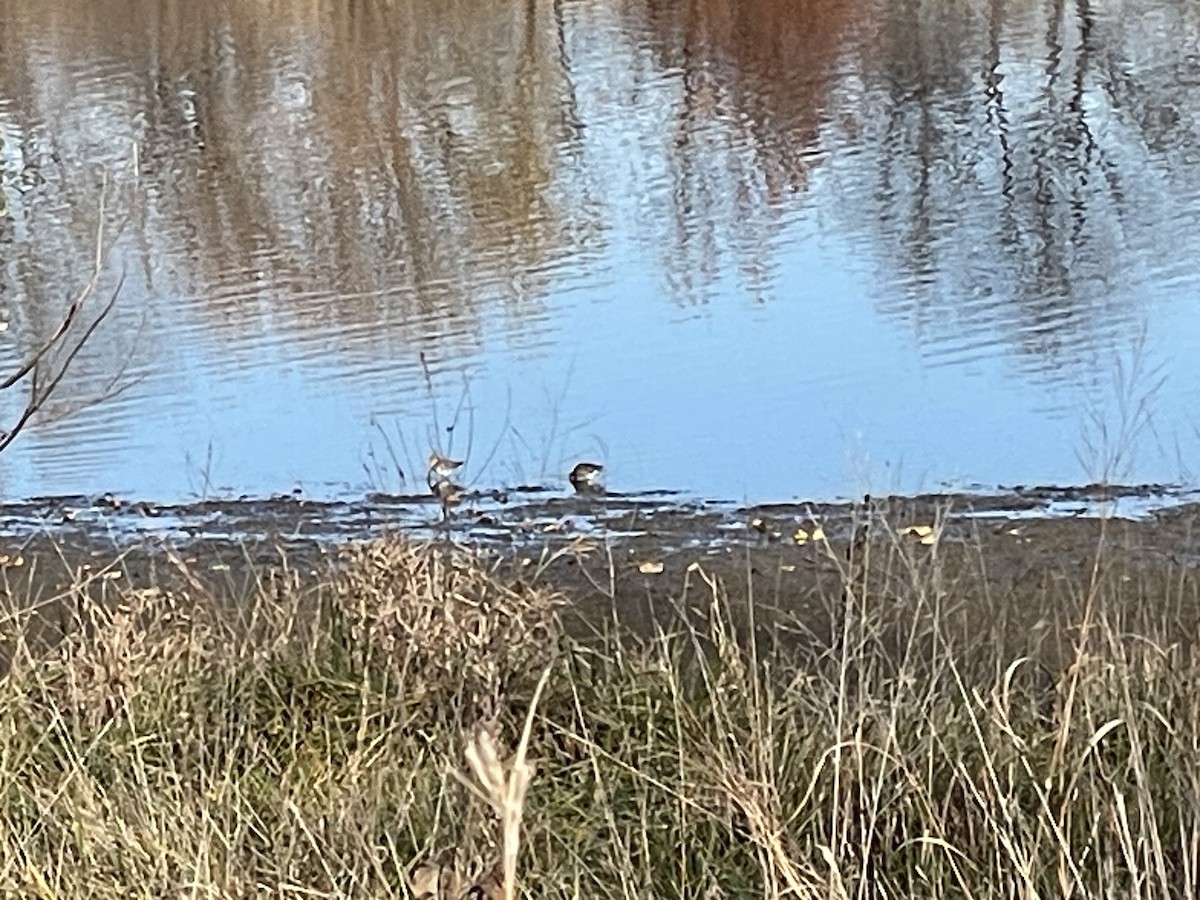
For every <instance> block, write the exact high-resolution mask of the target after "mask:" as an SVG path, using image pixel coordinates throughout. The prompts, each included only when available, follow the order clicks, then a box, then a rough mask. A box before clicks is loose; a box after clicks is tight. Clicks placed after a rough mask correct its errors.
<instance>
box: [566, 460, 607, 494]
mask: <svg viewBox="0 0 1200 900" xmlns="http://www.w3.org/2000/svg"><path fill="white" fill-rule="evenodd" d="M603 471H604V466H602V465H600V464H599V463H591V462H581V463H576V464H575V468H573V469H572V470H571V474H570V475H568V476H567V477H568V478H569V479H570V481H571V487H573V488H575V491H576V493H579V494H587V493H594V492H596V491H600V490H602V489H603V488H602V486H601V484H600V473H601V472H603Z"/></svg>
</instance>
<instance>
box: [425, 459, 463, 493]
mask: <svg viewBox="0 0 1200 900" xmlns="http://www.w3.org/2000/svg"><path fill="white" fill-rule="evenodd" d="M462 464H463V461H462V460H461V459H451V458H450V457H448V456H442V455H441V454H440V453H437V452H436V451H435V452H433V453H430V454H429V472H428V474H427V475H426V480H427V481H428V482H429V487H430V489H431V490H432V489H433V486H434V485H435V484H437V483H438V482H439V481H448V480H449V479H450V476H451V475H452V474H453V473H454V472H455V470H457V469H461V468H462Z"/></svg>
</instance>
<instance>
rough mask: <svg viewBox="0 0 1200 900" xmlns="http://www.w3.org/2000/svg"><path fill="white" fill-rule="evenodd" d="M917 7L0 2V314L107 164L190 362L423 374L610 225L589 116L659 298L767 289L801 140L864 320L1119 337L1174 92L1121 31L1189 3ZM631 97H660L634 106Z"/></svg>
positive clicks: (1164, 182) (74, 257)
mask: <svg viewBox="0 0 1200 900" xmlns="http://www.w3.org/2000/svg"><path fill="white" fill-rule="evenodd" d="M934 6H937V5H930V4H922V3H920V2H903V3H898V4H896V3H891V4H878V3H875V2H872V0H857V2H844V0H761V2H756V3H752V4H747V3H740V2H737V0H703V2H699V0H698V2H691V3H687V4H680V3H672V2H666V0H644V2H630V3H626V4H624V5H622V6H620V7H617V8H616V9H614V8H613V7H611V6H610V5H608V4H597V3H562V2H556V3H490V4H480V3H476V2H469V3H468V2H444V0H437V2H435V0H395V2H388V3H345V2H335V0H323V2H312V3H295V2H283V0H276V2H270V3H256V4H236V3H235V4H192V3H184V2H180V0H97V2H91V3H88V4H82V5H79V4H51V5H49V6H44V5H43V4H33V3H29V2H21V0H0V46H3V47H4V53H3V54H2V55H0V84H3V85H4V94H3V97H2V98H0V101H2V102H0V129H3V130H2V131H0V134H2V135H3V137H4V140H5V150H4V154H3V156H2V157H0V160H2V162H0V165H3V167H4V172H3V175H4V179H3V184H4V188H3V189H4V191H5V204H6V205H7V206H8V207H9V213H8V215H7V216H6V217H4V218H3V223H4V224H3V226H2V227H3V232H2V233H0V240H3V241H4V242H6V243H14V244H20V245H22V246H23V248H24V249H25V251H26V252H25V253H24V254H23V255H22V254H18V256H19V258H20V259H21V260H22V261H21V262H20V263H19V264H17V265H14V266H12V267H10V268H8V269H7V270H6V272H5V274H4V275H3V276H2V277H3V279H4V280H5V282H6V283H5V284H4V288H5V289H6V290H7V291H9V292H11V295H10V300H9V301H6V302H11V305H12V306H13V307H14V309H15V312H14V316H16V317H18V318H20V317H24V318H25V319H28V320H29V327H28V328H27V329H25V330H24V331H22V332H21V333H22V334H24V333H25V332H26V331H27V332H28V333H29V335H31V336H30V337H28V338H26V337H22V340H26V341H28V342H30V343H31V344H32V343H36V338H35V337H34V336H36V334H37V333H39V330H40V331H44V330H45V328H47V327H52V324H51V323H53V322H55V321H56V315H57V314H58V313H57V312H56V311H55V310H53V309H47V308H46V305H45V304H44V303H43V302H42V298H45V297H47V296H54V295H55V294H56V293H57V294H61V293H62V291H61V285H63V284H65V283H77V282H78V280H79V278H78V276H79V268H80V266H81V265H82V262H81V261H83V260H86V258H87V254H86V253H85V252H82V250H83V248H84V247H86V243H87V241H88V236H89V235H90V234H91V233H92V232H93V227H94V223H92V222H91V221H89V214H88V198H89V197H92V196H94V193H95V185H96V178H97V174H96V173H97V168H98V167H109V168H114V169H119V172H117V173H116V174H117V175H120V176H121V177H122V178H123V182H122V183H123V184H124V185H125V186H126V191H127V192H126V193H125V194H123V196H125V197H126V198H127V205H126V207H125V208H124V209H122V210H119V211H118V213H119V214H120V215H122V216H126V217H127V220H128V226H129V227H128V231H127V232H126V237H125V239H124V240H123V241H122V242H121V243H120V245H119V246H118V247H117V248H115V251H114V252H115V253H117V254H124V261H125V262H126V263H128V270H129V278H128V280H127V284H126V292H127V294H128V295H131V296H134V297H136V296H137V294H138V292H139V291H140V292H142V294H143V296H144V298H145V299H146V301H147V302H146V304H145V305H146V306H148V307H150V308H151V309H152V310H153V314H154V315H157V316H159V317H167V316H170V317H172V318H173V319H176V320H178V319H179V318H180V317H185V318H186V317H196V318H198V319H199V324H200V327H201V329H202V331H203V333H205V334H207V335H208V336H209V337H210V338H213V339H215V341H216V342H218V343H219V344H220V346H221V347H222V350H223V352H226V353H228V354H231V355H235V356H236V355H237V354H239V353H242V354H246V355H247V358H249V359H251V360H253V359H254V358H255V354H261V352H262V346H263V344H265V343H271V342H279V341H291V342H294V343H295V344H298V345H299V349H298V351H297V350H293V354H295V353H297V352H298V353H299V354H300V355H306V356H308V357H310V358H316V357H319V356H323V355H327V354H328V353H329V352H330V351H331V350H332V351H335V352H336V354H337V356H338V358H339V361H340V363H341V364H343V365H358V366H363V365H383V364H384V363H383V362H381V360H385V359H386V360H391V359H394V358H395V356H396V351H398V350H401V349H402V350H404V351H405V352H407V353H408V355H409V356H410V357H412V358H414V359H415V356H416V354H415V350H416V349H418V348H424V349H429V350H431V351H433V352H431V356H430V358H431V360H433V362H434V363H435V364H436V362H437V360H438V359H444V358H446V357H448V356H451V357H452V356H457V355H460V354H461V353H463V352H464V351H468V350H471V349H473V348H476V347H477V346H478V344H479V341H480V336H481V325H480V318H479V316H480V312H481V310H482V309H483V308H484V306H485V305H489V304H494V303H500V304H502V305H503V308H504V309H505V311H506V313H507V315H509V316H510V317H512V318H514V319H515V320H516V323H517V328H515V329H514V331H519V332H520V333H521V335H522V339H523V340H528V341H536V340H538V331H539V329H542V328H544V327H545V317H544V315H543V310H542V309H541V307H540V304H539V302H538V301H539V300H541V299H542V298H544V297H546V296H547V295H549V294H550V293H551V292H552V291H553V290H555V288H556V282H555V274H556V272H557V271H559V270H561V269H564V268H566V267H567V265H568V264H569V265H570V266H572V267H574V269H575V270H577V271H579V270H583V271H586V270H587V265H586V261H587V260H588V259H589V258H591V257H592V255H595V256H596V257H597V258H598V256H599V254H600V252H601V250H602V249H603V246H604V243H605V242H606V241H607V240H608V235H609V231H610V230H612V229H616V228H618V227H620V226H621V225H623V224H625V223H622V222H616V221H614V220H613V218H612V216H613V215H614V214H613V212H612V207H613V204H614V203H615V202H616V201H615V200H614V198H611V197H609V196H607V195H606V190H607V186H606V180H607V179H608V178H609V176H610V175H611V174H612V173H611V172H609V171H602V170H601V169H602V168H603V167H600V168H596V166H597V164H596V162H595V160H593V159H590V158H589V157H588V152H589V151H588V145H587V142H586V140H585V138H586V136H587V132H588V130H589V129H592V130H595V129H608V130H609V131H610V132H611V134H609V135H608V139H609V140H612V139H614V138H617V139H619V138H623V137H632V139H633V140H634V141H635V142H640V146H642V147H643V148H644V147H645V146H647V145H648V144H649V145H650V146H651V148H652V150H653V152H655V153H658V154H659V155H660V158H657V159H655V160H654V162H655V163H656V164H657V165H659V166H660V167H661V168H662V169H664V170H665V171H666V172H667V175H666V178H667V181H668V182H669V183H668V184H665V185H657V186H655V185H651V186H650V187H657V188H661V192H660V194H659V195H657V196H653V197H651V198H650V200H649V201H648V202H649V206H650V210H649V215H646V216H645V217H644V220H646V221H648V222H649V223H650V224H649V225H648V226H647V225H645V224H643V225H642V226H640V227H648V228H649V229H650V230H651V231H652V232H654V233H652V234H650V235H649V237H651V238H654V239H655V240H653V241H644V240H643V241H639V242H638V246H639V247H646V248H650V249H647V250H646V251H645V252H646V253H647V254H657V256H658V261H659V263H660V264H661V266H662V268H663V270H664V271H665V273H666V275H667V278H668V282H669V283H670V285H671V286H672V287H673V288H674V290H675V295H676V296H677V297H684V298H691V297H693V296H700V295H701V294H702V290H701V289H702V288H703V287H704V286H705V285H708V284H711V283H712V282H714V281H715V279H716V278H717V277H718V276H719V275H721V274H722V271H723V270H726V269H728V268H729V267H730V266H736V267H737V269H738V270H739V271H740V272H741V274H742V276H743V280H744V281H745V282H746V283H747V284H748V285H749V287H750V289H751V292H752V293H758V294H760V295H765V294H767V293H769V290H768V289H769V288H770V287H771V282H772V268H773V267H774V266H775V265H777V263H778V254H776V253H774V252H773V250H772V248H771V239H772V237H773V236H774V235H775V234H777V233H778V232H779V231H780V230H781V229H782V227H783V226H782V224H781V222H782V220H783V216H784V213H785V212H786V211H789V209H795V205H794V204H793V205H792V206H791V207H789V206H788V203H789V198H793V197H796V196H799V195H802V194H804V193H805V192H807V191H809V190H811V188H812V184H813V174H814V172H815V171H816V170H817V168H818V167H821V166H826V165H829V164H830V163H835V164H836V165H835V166H834V167H835V168H836V179H833V186H832V187H831V188H830V190H831V191H833V192H834V193H833V195H832V199H833V200H834V201H836V202H835V203H833V204H832V205H833V206H834V207H835V208H832V209H830V210H829V214H830V215H831V216H833V217H834V218H836V219H838V220H840V222H841V224H842V225H843V226H846V227H848V228H849V230H850V232H851V234H852V235H853V238H854V240H857V241H859V242H860V244H859V245H858V246H857V247H854V248H852V250H855V251H861V254H862V256H863V257H865V258H868V259H872V260H879V261H881V263H882V267H883V268H884V269H886V270H887V271H886V273H885V276H884V278H883V279H882V283H883V293H885V294H886V299H885V300H883V301H882V308H883V309H884V311H885V312H886V313H888V314H891V315H894V316H897V317H900V318H902V319H903V320H905V321H907V322H910V323H912V327H913V329H914V331H915V332H916V333H917V334H918V335H920V336H921V339H922V340H923V341H927V342H929V344H930V345H931V346H935V347H940V346H941V345H947V346H950V347H955V348H960V347H963V346H967V347H970V346H972V345H977V344H979V343H992V342H995V341H996V340H1001V341H1007V342H1010V343H1011V344H1013V345H1014V346H1016V347H1017V348H1018V349H1019V351H1020V352H1022V353H1024V354H1027V355H1028V357H1030V358H1031V359H1033V360H1035V362H1034V365H1035V366H1036V367H1038V368H1053V367H1054V366H1056V365H1057V364H1058V363H1060V362H1063V361H1070V360H1071V359H1073V358H1075V357H1077V356H1078V352H1079V351H1080V350H1081V349H1086V348H1093V349H1094V348H1095V347H1096V346H1103V345H1104V344H1105V342H1106V341H1107V340H1108V337H1109V336H1110V335H1111V333H1113V332H1116V331H1118V330H1120V329H1121V328H1122V327H1124V325H1125V324H1126V323H1127V321H1128V319H1129V317H1130V315H1131V310H1130V309H1129V308H1128V304H1127V302H1126V301H1125V300H1121V299H1118V300H1114V299H1113V298H1114V297H1122V296H1124V295H1122V294H1121V292H1120V291H1119V290H1114V285H1115V286H1116V287H1117V288H1120V287H1121V285H1122V284H1125V285H1128V284H1129V283H1130V282H1129V279H1131V278H1133V277H1136V271H1135V267H1134V266H1133V265H1132V263H1133V262H1137V263H1138V264H1139V267H1140V271H1142V272H1145V271H1146V270H1147V269H1149V270H1150V271H1151V273H1152V274H1159V275H1161V277H1163V278H1167V277H1169V276H1170V274H1171V271H1172V266H1177V265H1178V261H1179V258H1180V254H1179V253H1178V252H1174V251H1173V250H1172V248H1171V246H1170V243H1169V242H1163V241H1160V240H1159V239H1158V238H1159V235H1160V233H1161V231H1162V229H1163V227H1164V225H1166V226H1170V225H1171V224H1173V221H1174V220H1173V219H1171V217H1172V216H1176V217H1179V216H1182V213H1181V212H1180V209H1182V207H1173V206H1171V204H1170V203H1166V204H1165V205H1164V203H1163V202H1162V201H1163V200H1164V199H1165V198H1170V197H1173V196H1183V197H1185V198H1191V202H1192V207H1189V209H1192V208H1194V204H1195V198H1196V196H1197V192H1198V185H1197V179H1196V172H1197V166H1196V161H1197V160H1196V157H1195V153H1194V151H1193V150H1191V149H1190V148H1192V147H1195V146H1198V145H1200V141H1198V140H1197V138H1198V137H1200V134H1197V133H1196V132H1197V124H1196V122H1195V121H1194V119H1193V117H1191V116H1190V115H1189V114H1188V112H1187V110H1189V109H1191V108H1196V106H1197V104H1196V103H1194V102H1192V100H1200V98H1196V97H1194V96H1193V95H1194V94H1195V91H1196V87H1195V79H1194V77H1192V76H1191V75H1190V74H1189V73H1190V72H1192V71H1194V63H1195V57H1194V51H1187V50H1186V47H1185V45H1188V46H1190V45H1189V44H1188V42H1187V41H1181V42H1178V46H1177V47H1176V48H1175V49H1170V48H1166V49H1162V48H1160V47H1159V45H1158V44H1157V43H1155V42H1156V41H1157V40H1158V39H1160V38H1161V37H1162V30H1161V29H1162V28H1164V27H1168V28H1170V29H1171V31H1172V33H1180V34H1186V33H1192V34H1194V33H1197V32H1198V31H1200V18H1198V14H1197V13H1196V10H1195V9H1194V8H1190V7H1176V6H1170V5H1166V6H1163V7H1162V8H1161V9H1160V13H1161V15H1159V16H1158V20H1160V24H1159V25H1158V26H1157V28H1158V29H1159V30H1158V31H1153V30H1151V29H1150V27H1149V26H1147V28H1146V29H1138V28H1126V27H1125V24H1126V23H1127V22H1128V21H1129V18H1128V17H1127V16H1124V15H1122V14H1120V12H1119V11H1117V12H1116V13H1114V12H1111V11H1109V12H1107V13H1106V15H1105V16H1101V15H1100V14H1099V13H1098V12H1097V11H1096V10H1095V9H1093V7H1092V4H1090V3H1089V2H1088V0H1074V2H1071V0H1053V2H1051V3H1048V4H1033V3H1017V4H1012V3H1004V2H1001V0H992V2H989V3H985V4H982V5H979V4H977V5H975V6H972V7H970V8H969V9H966V8H964V9H961V10H957V11H955V10H950V9H948V8H942V7H941V6H937V8H934ZM1156 8H1158V7H1156ZM614 19H615V21H616V27H615V29H613V30H612V31H610V32H607V33H605V34H604V36H603V37H604V39H603V40H600V39H597V37H596V35H597V34H600V32H601V30H602V26H604V25H611V23H612V21H613V20H614ZM1164 21H1165V22H1167V25H1165V26H1164V25H1163V24H1162V22H1164ZM1193 43H1194V42H1193ZM1151 48H1153V49H1154V51H1155V52H1156V53H1159V54H1160V55H1159V58H1158V59H1157V61H1156V62H1155V63H1154V64H1150V63H1147V62H1145V59H1146V56H1147V53H1148V52H1149V50H1150V49H1151ZM1179 48H1184V49H1179ZM646 56H648V57H649V65H648V68H649V69H650V70H651V71H650V72H647V71H645V69H646V68H647V66H646V65H645V62H646V61H645V57H646ZM631 61H632V62H631ZM633 63H637V64H640V65H641V66H642V67H641V68H640V69H639V68H638V65H635V64H633ZM651 83H653V85H655V86H656V87H657V88H659V89H660V92H659V93H657V94H656V95H655V97H654V100H652V101H645V100H643V99H642V96H643V95H642V94H641V93H640V92H641V91H642V89H643V88H645V87H646V86H647V85H648V84H651ZM663 85H667V87H666V88H664V87H663ZM589 92H590V93H592V94H596V95H603V96H604V97H605V99H604V100H603V101H600V102H599V103H598V107H597V109H598V111H597V113H596V115H598V116H600V117H601V118H600V120H598V121H591V120H587V119H586V118H585V117H584V116H583V114H582V113H581V112H580V104H581V96H582V95H584V94H586V93H589ZM648 102H649V103H653V102H659V103H660V104H661V105H662V106H663V107H664V109H659V110H657V111H656V113H657V114H659V115H658V117H657V118H651V119H642V120H639V119H637V118H636V116H635V115H634V113H635V112H638V111H640V112H644V111H645V105H646V104H647V103H648ZM639 104H642V105H641V106H639ZM604 116H610V117H611V118H610V119H604V118H603V117H604ZM623 116H629V119H628V121H626V120H625V119H623V118H622V117H623ZM664 119H665V120H666V121H667V122H668V123H669V124H668V127H667V134H666V135H665V136H664V135H647V134H646V133H645V132H646V130H647V129H648V125H647V122H654V123H657V122H659V121H662V120H664ZM653 139H660V140H661V141H662V143H661V145H659V146H657V147H653V145H652V141H653ZM135 146H136V148H137V158H136V161H135V162H134V163H130V162H129V157H130V148H131V147H135ZM642 186H643V187H645V185H642ZM825 199H826V200H829V199H830V195H826V197H825ZM1164 217H1166V218H1164ZM635 237H643V236H642V235H636V236H635ZM1195 249H1200V248H1195ZM639 252H641V251H640V250H639ZM1131 272H1132V273H1135V274H1127V273H1131ZM785 287H786V286H785ZM129 307H130V309H129V310H128V311H126V312H123V313H122V312H118V313H117V314H116V316H115V318H117V319H121V317H122V316H124V317H125V319H124V321H123V326H124V330H125V332H126V333H130V332H132V331H134V330H135V325H136V318H137V317H138V316H140V315H142V314H143V313H144V311H143V310H142V309H140V308H139V305H138V304H137V303H131V304H129ZM39 317H40V319H42V320H43V321H42V322H41V324H38V322H37V321H36V320H38V319H39ZM130 317H132V318H130ZM158 339H161V340H167V339H166V338H156V337H155V331H154V330H153V329H151V330H150V334H149V335H148V336H147V338H146V340H147V341H148V342H150V343H151V344H153V342H154V341H155V340H158ZM546 339H549V338H548V337H547V338H546ZM106 346H108V347H110V348H115V349H110V351H109V352H110V353H111V354H112V355H113V356H114V357H121V356H123V355H124V353H125V352H126V350H127V348H126V347H125V346H123V345H122V344H121V343H120V342H113V343H110V344H108V345H106ZM151 349H152V350H154V349H155V348H153V347H152V348H151ZM156 352H157V353H158V354H167V353H169V352H177V351H175V350H171V351H168V350H166V349H164V348H161V347H160V348H157V350H156ZM93 364H95V363H93ZM84 368H86V364H85V366H84Z"/></svg>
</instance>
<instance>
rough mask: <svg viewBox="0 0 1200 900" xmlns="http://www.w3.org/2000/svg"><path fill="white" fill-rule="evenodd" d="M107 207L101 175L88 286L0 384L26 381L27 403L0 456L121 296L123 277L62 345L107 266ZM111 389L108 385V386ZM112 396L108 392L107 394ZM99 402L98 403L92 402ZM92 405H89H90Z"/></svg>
mask: <svg viewBox="0 0 1200 900" xmlns="http://www.w3.org/2000/svg"><path fill="white" fill-rule="evenodd" d="M107 205H108V173H107V172H105V173H103V176H102V181H101V185H100V204H99V216H98V220H97V225H96V244H95V252H94V254H93V257H92V272H91V275H90V276H89V277H88V280H87V283H86V284H85V285H84V286H83V290H81V291H80V292H79V294H78V296H76V297H75V299H74V300H73V301H72V302H71V305H70V306H68V307H67V311H66V313H65V314H64V315H63V318H62V321H61V322H59V325H58V327H57V328H56V329H55V330H54V333H53V334H52V335H51V336H50V337H49V338H48V339H47V340H46V341H45V342H43V343H42V344H41V346H39V347H38V348H37V349H36V350H35V351H34V352H33V353H32V354H31V355H30V357H29V358H28V359H27V360H26V361H25V362H23V363H22V364H21V365H20V366H19V367H18V368H17V370H16V371H15V372H13V373H12V374H11V375H9V376H8V377H7V378H6V379H4V381H2V382H0V391H4V390H8V389H9V388H11V387H14V386H15V385H17V384H19V383H20V382H21V381H23V380H24V379H26V378H28V379H29V399H28V400H27V401H26V402H25V407H24V409H23V410H22V411H21V415H20V416H18V418H17V421H16V423H15V424H14V425H13V427H12V428H10V429H8V430H7V431H2V432H0V452H2V451H3V450H4V449H5V448H7V447H8V446H9V445H10V444H11V443H12V442H13V441H14V440H16V438H17V436H18V435H19V434H20V433H21V432H22V431H23V430H24V429H25V426H26V425H28V424H29V422H30V420H31V419H32V418H33V417H34V416H35V415H37V413H38V412H39V411H40V410H41V409H42V407H43V406H45V404H46V402H47V401H48V400H49V399H50V398H51V396H53V394H54V393H55V391H57V389H58V386H59V385H60V384H61V383H62V380H63V379H64V378H65V377H66V375H67V371H68V370H69V369H70V368H71V365H72V364H73V363H74V362H75V359H76V357H78V356H79V353H80V351H82V350H83V347H84V345H85V344H87V343H88V341H89V340H91V338H92V335H93V334H95V332H96V329H97V328H99V327H100V324H101V323H102V322H103V321H104V320H105V319H107V318H108V315H109V313H111V312H112V309H113V306H115V305H116V302H117V297H118V295H119V294H120V292H121V288H122V286H123V285H124V283H125V275H124V273H122V274H121V277H120V278H119V279H118V281H117V285H116V287H115V288H113V292H112V295H111V296H110V297H109V298H108V302H107V303H105V305H104V307H103V308H102V309H101V310H100V312H99V314H98V315H97V316H96V318H95V319H93V320H92V322H91V324H89V325H88V327H87V328H86V329H85V330H84V332H83V334H82V335H80V337H79V339H78V340H76V341H74V342H73V343H71V342H67V341H65V338H66V336H67V334H68V332H69V331H70V329H71V326H72V325H73V324H74V323H75V320H76V319H77V318H78V317H79V312H80V310H81V309H82V308H83V306H84V303H85V302H86V301H87V300H88V298H89V297H91V295H92V294H93V293H95V290H96V285H97V284H98V283H99V281H100V277H101V275H102V274H103V272H104V265H105V262H106V254H105V250H104V219H105V214H106V211H107ZM65 345H69V346H70V349H69V350H67V352H66V356H65V357H63V358H62V359H61V361H52V362H50V364H49V365H48V369H49V375H45V374H44V373H43V371H42V369H43V364H44V363H47V361H48V360H50V357H51V356H52V355H53V354H54V353H55V351H56V350H59V349H61V348H62V347H64V346H65ZM110 388H111V385H110ZM109 393H111V391H110V392H109ZM93 402H98V401H93ZM89 405H92V404H89Z"/></svg>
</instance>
